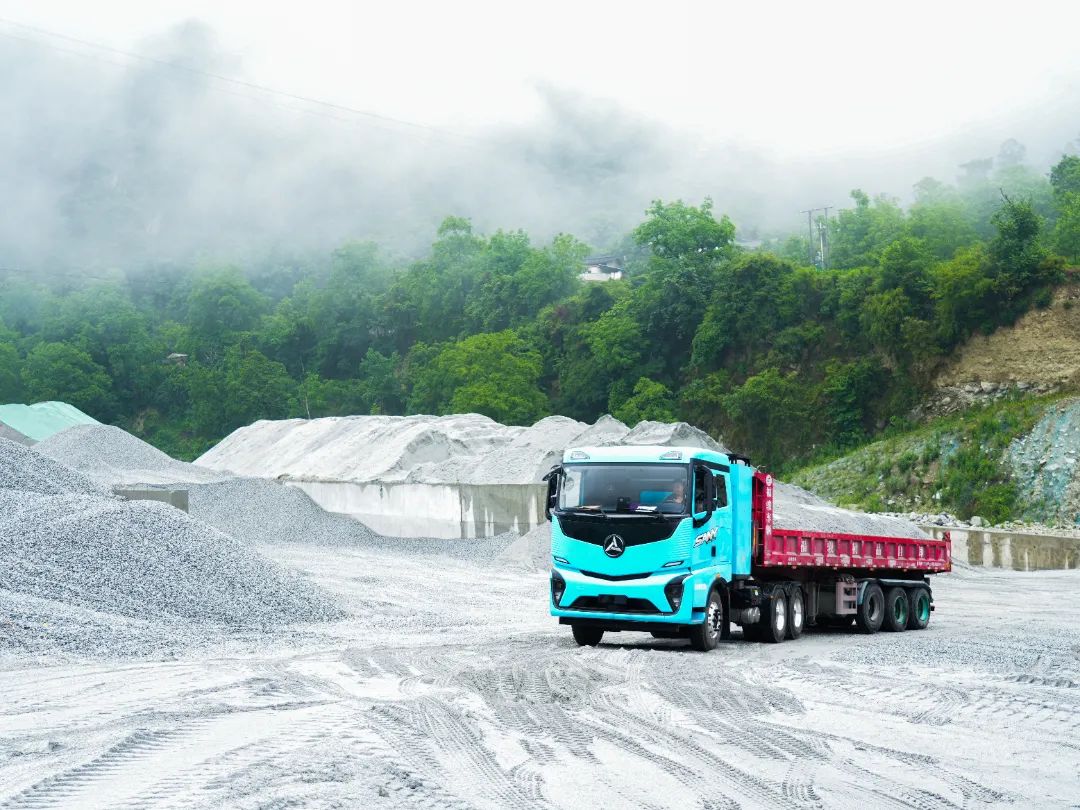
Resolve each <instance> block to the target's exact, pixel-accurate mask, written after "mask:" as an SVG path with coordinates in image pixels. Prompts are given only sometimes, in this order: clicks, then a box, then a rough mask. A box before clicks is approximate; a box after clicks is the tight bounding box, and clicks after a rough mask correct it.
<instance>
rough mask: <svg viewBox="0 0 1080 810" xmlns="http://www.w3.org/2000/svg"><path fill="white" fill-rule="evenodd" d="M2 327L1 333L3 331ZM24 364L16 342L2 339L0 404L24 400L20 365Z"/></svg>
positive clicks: (0, 345)
mask: <svg viewBox="0 0 1080 810" xmlns="http://www.w3.org/2000/svg"><path fill="white" fill-rule="evenodd" d="M2 331H3V330H2V328H0V333H2ZM21 364H22V362H21V360H20V358H19V350H18V349H16V348H15V344H14V343H11V342H9V341H7V340H0V404H4V403H7V402H20V401H21V400H22V381H21V380H20V376H19V367H20V365H21Z"/></svg>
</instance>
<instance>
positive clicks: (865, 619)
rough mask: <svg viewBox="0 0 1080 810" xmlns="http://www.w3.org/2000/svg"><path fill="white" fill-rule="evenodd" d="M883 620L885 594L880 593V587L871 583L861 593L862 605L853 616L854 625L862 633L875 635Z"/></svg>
mask: <svg viewBox="0 0 1080 810" xmlns="http://www.w3.org/2000/svg"><path fill="white" fill-rule="evenodd" d="M884 620H885V594H883V593H882V592H881V586H880V585H878V584H877V583H876V582H871V583H870V584H869V585H867V586H866V590H865V591H864V592H863V599H862V604H860V605H859V610H858V612H857V613H856V614H855V623H856V624H857V625H859V629H860V630H861V631H862V632H864V633H876V632H877V631H878V630H880V629H881V623H882V622H883V621H884Z"/></svg>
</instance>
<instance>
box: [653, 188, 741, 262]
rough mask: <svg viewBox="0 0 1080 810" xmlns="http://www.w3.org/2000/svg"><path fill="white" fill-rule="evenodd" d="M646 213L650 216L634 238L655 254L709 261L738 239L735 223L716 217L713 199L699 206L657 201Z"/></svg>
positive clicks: (724, 252)
mask: <svg viewBox="0 0 1080 810" xmlns="http://www.w3.org/2000/svg"><path fill="white" fill-rule="evenodd" d="M646 213H647V214H648V219H646V220H645V221H644V222H643V223H641V224H640V225H638V226H637V227H636V228H635V229H634V241H635V242H637V243H638V244H639V245H642V246H645V247H648V248H649V250H650V251H651V252H652V255H653V256H658V257H660V258H664V259H690V260H693V261H705V262H710V261H711V260H712V259H714V258H716V257H718V256H723V255H726V254H727V253H728V252H729V251H730V248H731V244H732V242H733V241H734V240H735V225H734V224H733V223H732V222H731V220H730V219H728V218H727V216H723V217H721V218H720V219H717V218H716V217H715V215H714V214H713V203H712V200H710V199H706V200H705V201H704V202H703V203H702V204H701V205H700V206H697V207H694V206H692V205H686V204H685V203H684V202H682V200H676V201H675V202H672V203H664V202H661V201H660V200H655V201H654V202H653V204H652V205H651V206H650V207H649V210H648V211H647V212H646Z"/></svg>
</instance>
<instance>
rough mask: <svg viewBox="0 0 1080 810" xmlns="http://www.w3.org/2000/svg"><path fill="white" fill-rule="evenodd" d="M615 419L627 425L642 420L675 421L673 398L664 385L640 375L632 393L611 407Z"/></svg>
mask: <svg viewBox="0 0 1080 810" xmlns="http://www.w3.org/2000/svg"><path fill="white" fill-rule="evenodd" d="M611 412H612V414H613V415H614V416H615V418H616V419H618V420H620V421H622V422H625V423H626V424H627V425H631V426H633V425H636V424H637V423H638V422H642V421H644V420H651V421H656V422H673V421H675V398H674V396H673V395H672V393H671V391H670V390H668V387H667V386H666V385H662V384H661V383H658V382H655V381H654V380H650V379H649V378H648V377H642V378H641V379H639V380H638V381H637V383H636V384H635V385H634V394H633V396H631V397H630V398H629V399H628V400H626V401H625V402H623V403H622V404H621V405H619V406H618V407H613V408H612V409H611Z"/></svg>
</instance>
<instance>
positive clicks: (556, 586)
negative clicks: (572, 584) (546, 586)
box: [551, 571, 566, 607]
mask: <svg viewBox="0 0 1080 810" xmlns="http://www.w3.org/2000/svg"><path fill="white" fill-rule="evenodd" d="M564 593H566V580H565V579H563V578H562V574H560V573H559V572H558V571H552V572H551V602H552V604H554V605H555V607H558V606H559V602H560V600H562V597H563V594H564Z"/></svg>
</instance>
